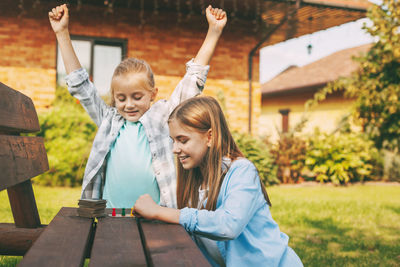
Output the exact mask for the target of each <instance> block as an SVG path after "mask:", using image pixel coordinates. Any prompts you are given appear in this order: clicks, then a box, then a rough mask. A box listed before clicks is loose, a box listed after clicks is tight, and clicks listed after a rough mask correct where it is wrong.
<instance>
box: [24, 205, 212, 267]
mask: <svg viewBox="0 0 400 267" xmlns="http://www.w3.org/2000/svg"><path fill="white" fill-rule="evenodd" d="M106 213H107V214H111V210H109V209H107V212H106ZM117 214H121V212H120V210H117ZM89 257H90V261H89V266H210V264H209V263H208V261H207V260H206V258H205V257H204V256H203V254H202V253H201V251H200V250H199V249H198V247H197V246H196V244H195V243H194V242H193V240H192V239H191V238H190V236H189V234H188V233H187V232H186V231H185V229H184V228H183V227H182V226H180V225H175V224H166V223H162V222H159V221H149V220H144V219H143V218H136V217H130V216H129V212H128V213H127V216H125V217H111V216H110V215H107V216H106V217H101V218H98V219H97V221H95V220H94V219H91V218H84V217H79V216H78V215H77V208H68V207H64V208H61V210H60V211H59V213H58V214H57V215H56V216H55V217H54V219H53V220H52V221H51V223H50V224H49V225H48V226H47V227H46V228H45V229H44V230H43V232H42V233H41V235H40V236H39V237H38V239H37V240H36V241H35V243H34V244H33V245H32V247H31V248H30V249H29V250H28V252H27V253H26V254H25V256H24V258H23V259H22V260H21V262H20V263H19V265H18V266H41V267H42V266H82V265H83V264H84V262H85V259H86V258H89Z"/></svg>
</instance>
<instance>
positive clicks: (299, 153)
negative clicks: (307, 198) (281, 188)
mask: <svg viewBox="0 0 400 267" xmlns="http://www.w3.org/2000/svg"><path fill="white" fill-rule="evenodd" d="M306 122H307V119H305V118H303V119H302V120H301V121H300V123H298V124H297V125H296V126H295V127H294V128H293V129H290V130H289V131H288V132H287V133H282V132H280V133H279V140H278V141H277V143H275V144H271V147H272V149H271V154H272V155H273V158H274V164H275V165H276V167H277V177H278V179H279V180H280V181H281V182H283V183H297V182H301V181H302V177H301V171H302V169H303V168H304V162H305V158H306V151H307V143H306V140H305V138H304V137H301V136H299V133H300V132H301V130H302V129H303V127H304V125H305V123H306ZM265 142H266V143H267V144H268V140H265Z"/></svg>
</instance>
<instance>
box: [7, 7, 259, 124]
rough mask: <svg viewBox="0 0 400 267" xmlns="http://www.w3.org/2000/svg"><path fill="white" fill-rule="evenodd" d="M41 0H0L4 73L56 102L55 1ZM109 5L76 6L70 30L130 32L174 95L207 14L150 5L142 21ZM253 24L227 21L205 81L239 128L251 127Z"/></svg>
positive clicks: (37, 99) (44, 100) (137, 50)
mask: <svg viewBox="0 0 400 267" xmlns="http://www.w3.org/2000/svg"><path fill="white" fill-rule="evenodd" d="M25 2H26V1H25ZM40 3H41V4H40V6H38V7H36V8H34V9H31V10H30V11H29V12H27V13H25V14H22V15H21V12H20V10H19V9H18V6H17V4H18V1H12V0H3V1H1V2H0V81H1V82H3V83H5V84H7V85H8V86H10V87H13V88H15V89H17V90H21V91H22V92H24V93H25V94H27V95H28V96H30V97H31V98H32V99H33V101H34V103H35V105H36V107H37V108H38V109H39V110H41V109H44V108H47V107H49V105H50V103H51V101H52V99H53V93H54V90H55V84H56V83H55V81H56V39H55V36H54V33H53V32H52V30H51V28H50V24H49V22H48V19H47V12H48V10H50V8H51V7H53V6H54V4H52V3H49V1H42V2H40ZM25 5H26V4H25ZM104 11H105V9H104V8H99V7H93V6H85V5H83V6H82V8H81V9H80V10H79V11H78V10H76V8H75V7H74V6H71V9H70V27H69V28H70V33H71V34H74V35H85V36H97V37H108V38H124V39H127V40H128V42H127V45H128V47H127V48H128V56H129V57H138V58H142V59H145V60H146V61H148V62H149V63H150V65H151V66H152V68H153V71H154V73H155V74H156V82H157V84H158V87H159V89H160V92H165V94H166V95H169V94H170V92H171V90H172V89H173V88H174V87H175V85H176V82H177V80H179V79H180V77H182V75H183V74H184V72H185V68H184V64H185V62H186V61H187V60H189V59H190V58H192V57H194V56H195V55H196V53H197V51H198V49H199V48H200V46H201V43H202V41H203V39H204V37H205V34H206V30H207V22H206V20H205V17H202V16H192V17H191V19H190V20H189V19H186V18H185V17H183V18H182V20H181V22H180V23H177V20H176V18H177V14H176V13H173V12H171V13H160V14H159V15H158V16H155V15H153V14H152V13H148V14H147V13H146V14H145V15H144V18H145V21H146V23H145V24H144V26H143V27H141V26H140V15H139V11H135V10H125V9H121V10H118V9H117V10H115V11H114V15H105V14H104ZM252 27H253V25H252V23H251V21H248V22H247V21H239V22H236V23H232V22H229V23H228V25H227V27H226V29H225V30H224V33H223V36H222V38H221V40H220V42H219V44H218V47H217V49H216V51H215V54H214V57H213V59H212V61H211V63H210V65H211V69H210V73H209V76H208V80H207V84H206V88H205V94H208V95H213V96H216V93H217V92H223V96H224V97H225V99H226V111H227V116H228V117H229V121H230V124H231V126H232V128H235V129H238V130H243V131H246V130H247V127H248V126H247V124H248V81H247V64H248V63H247V60H248V53H249V51H250V50H251V48H252V47H253V46H254V45H255V44H256V43H257V40H258V38H259V37H257V36H256V35H255V33H254V32H253V31H252V30H251V29H252ZM258 60H259V59H258V55H257V56H256V57H255V58H254V60H253V61H254V65H253V69H254V70H255V71H254V75H253V80H254V81H258V68H259V65H258ZM253 90H254V92H253V96H254V97H253V113H252V114H253V115H252V117H253V129H257V123H256V122H257V121H258V117H259V114H260V103H261V97H260V86H259V84H258V83H255V84H254V85H253ZM219 95H221V93H219ZM160 96H161V93H160ZM253 132H256V131H253Z"/></svg>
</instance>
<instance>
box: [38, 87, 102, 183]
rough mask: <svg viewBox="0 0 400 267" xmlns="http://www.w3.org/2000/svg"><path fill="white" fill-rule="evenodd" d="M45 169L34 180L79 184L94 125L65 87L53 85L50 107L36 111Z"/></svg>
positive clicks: (90, 144)
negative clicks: (45, 161) (42, 142)
mask: <svg viewBox="0 0 400 267" xmlns="http://www.w3.org/2000/svg"><path fill="white" fill-rule="evenodd" d="M39 121H40V128H41V130H40V132H39V133H38V134H37V136H41V137H43V138H44V140H45V147H46V151H47V156H48V160H49V167H50V168H49V171H48V172H46V173H44V174H42V175H40V176H39V177H38V178H37V179H35V180H34V181H35V182H36V183H39V184H43V185H51V186H56V185H57V186H80V185H81V184H82V178H83V174H84V169H85V166H86V162H87V159H88V156H89V153H90V149H91V146H92V141H93V139H94V135H95V132H96V128H97V127H96V125H95V124H94V123H93V122H92V120H91V119H90V117H89V116H88V115H87V113H86V111H85V110H84V109H83V108H82V107H81V105H79V104H78V103H77V100H75V99H74V98H73V97H72V96H70V95H69V93H68V91H67V90H66V89H65V88H57V89H56V99H55V101H54V103H53V107H52V108H51V109H50V110H49V111H47V112H45V113H42V114H39Z"/></svg>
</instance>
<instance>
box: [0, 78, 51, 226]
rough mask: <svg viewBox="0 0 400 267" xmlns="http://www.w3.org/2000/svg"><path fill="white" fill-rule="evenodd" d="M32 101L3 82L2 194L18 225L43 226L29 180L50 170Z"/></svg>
mask: <svg viewBox="0 0 400 267" xmlns="http://www.w3.org/2000/svg"><path fill="white" fill-rule="evenodd" d="M39 130H40V126H39V120H38V117H37V113H36V110H35V106H34V105H33V102H32V100H31V99H30V98H29V97H27V96H25V95H24V94H22V93H20V92H18V91H16V90H14V89H11V88H9V87H8V86H6V85H4V84H3V83H0V191H2V190H4V189H7V191H8V198H9V200H10V206H11V210H12V213H13V217H14V222H15V226H17V227H23V228H36V227H39V226H40V225H41V223H40V217H39V213H38V211H37V207H36V201H35V196H34V193H33V189H32V184H31V180H30V178H32V177H34V176H37V175H39V174H41V173H43V172H45V171H47V170H48V169H49V165H48V161H47V154H46V150H45V148H44V142H43V138H41V137H34V136H20V134H21V133H32V132H37V131H39Z"/></svg>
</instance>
